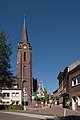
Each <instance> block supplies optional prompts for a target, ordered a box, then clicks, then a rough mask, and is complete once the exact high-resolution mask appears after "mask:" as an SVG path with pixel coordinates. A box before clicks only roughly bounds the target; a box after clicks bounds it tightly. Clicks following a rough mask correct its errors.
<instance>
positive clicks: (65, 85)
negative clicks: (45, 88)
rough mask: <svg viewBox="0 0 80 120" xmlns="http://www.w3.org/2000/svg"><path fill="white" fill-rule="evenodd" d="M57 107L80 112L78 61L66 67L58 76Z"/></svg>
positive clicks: (79, 64) (79, 69) (79, 66)
mask: <svg viewBox="0 0 80 120" xmlns="http://www.w3.org/2000/svg"><path fill="white" fill-rule="evenodd" d="M57 78H58V80H59V88H58V94H59V105H60V106H61V107H68V108H70V109H72V110H80V60H78V61H76V62H74V63H72V64H70V65H68V66H67V67H65V69H64V70H63V71H60V72H59V74H58V77H57Z"/></svg>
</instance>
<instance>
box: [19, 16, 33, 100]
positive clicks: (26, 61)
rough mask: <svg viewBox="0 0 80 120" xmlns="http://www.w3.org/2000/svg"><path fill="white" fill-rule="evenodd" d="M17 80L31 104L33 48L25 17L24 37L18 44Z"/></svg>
mask: <svg viewBox="0 0 80 120" xmlns="http://www.w3.org/2000/svg"><path fill="white" fill-rule="evenodd" d="M17 78H18V79H19V82H20V88H21V89H22V91H23V93H24V90H25V92H26V96H27V97H26V101H27V102H30V101H31V94H32V47H31V45H30V43H29V41H28V34H27V28H26V19H25V17H24V24H23V30H22V37H21V40H20V42H19V43H18V54H17ZM23 96H24V95H23Z"/></svg>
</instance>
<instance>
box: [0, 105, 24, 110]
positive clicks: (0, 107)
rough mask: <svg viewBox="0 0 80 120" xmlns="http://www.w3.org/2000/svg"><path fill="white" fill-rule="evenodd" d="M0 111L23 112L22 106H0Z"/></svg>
mask: <svg viewBox="0 0 80 120" xmlns="http://www.w3.org/2000/svg"><path fill="white" fill-rule="evenodd" d="M0 110H23V106H22V105H0Z"/></svg>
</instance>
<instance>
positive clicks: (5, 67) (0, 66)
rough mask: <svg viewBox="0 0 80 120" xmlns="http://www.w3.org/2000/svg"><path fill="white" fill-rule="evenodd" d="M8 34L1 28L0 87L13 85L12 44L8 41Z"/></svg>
mask: <svg viewBox="0 0 80 120" xmlns="http://www.w3.org/2000/svg"><path fill="white" fill-rule="evenodd" d="M7 40H8V34H7V33H6V32H4V30H2V29H1V28H0V88H2V87H8V88H9V87H11V86H12V73H11V64H10V56H11V54H12V48H11V45H10V44H8V43H7Z"/></svg>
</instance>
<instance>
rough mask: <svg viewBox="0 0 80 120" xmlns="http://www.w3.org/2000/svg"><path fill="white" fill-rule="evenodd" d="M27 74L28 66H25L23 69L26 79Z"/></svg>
mask: <svg viewBox="0 0 80 120" xmlns="http://www.w3.org/2000/svg"><path fill="white" fill-rule="evenodd" d="M26 72H27V67H26V66H24V67H23V76H24V77H25V76H26V74H27V73H26Z"/></svg>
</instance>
